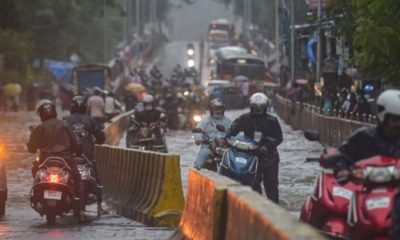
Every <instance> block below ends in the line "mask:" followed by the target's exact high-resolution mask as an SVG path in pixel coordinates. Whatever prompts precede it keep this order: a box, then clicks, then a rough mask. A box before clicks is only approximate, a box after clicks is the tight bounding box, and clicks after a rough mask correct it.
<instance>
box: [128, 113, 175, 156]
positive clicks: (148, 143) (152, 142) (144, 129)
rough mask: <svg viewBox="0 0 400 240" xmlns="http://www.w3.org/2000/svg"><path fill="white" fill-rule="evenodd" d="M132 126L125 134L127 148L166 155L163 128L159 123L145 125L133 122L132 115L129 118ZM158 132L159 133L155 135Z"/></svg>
mask: <svg viewBox="0 0 400 240" xmlns="http://www.w3.org/2000/svg"><path fill="white" fill-rule="evenodd" d="M131 122H133V124H132V126H131V127H130V128H129V129H128V133H127V141H126V144H127V147H128V148H133V149H137V150H147V151H156V152H164V153H167V152H168V149H167V145H166V143H165V136H164V134H165V128H164V127H162V126H160V123H158V122H153V123H145V122H138V121H136V120H135V118H134V115H132V117H131ZM158 131H159V133H157V132H158Z"/></svg>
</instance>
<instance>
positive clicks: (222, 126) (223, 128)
mask: <svg viewBox="0 0 400 240" xmlns="http://www.w3.org/2000/svg"><path fill="white" fill-rule="evenodd" d="M217 130H218V131H220V132H225V131H226V128H225V126H224V125H221V124H217Z"/></svg>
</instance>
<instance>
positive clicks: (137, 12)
mask: <svg viewBox="0 0 400 240" xmlns="http://www.w3.org/2000/svg"><path fill="white" fill-rule="evenodd" d="M140 12H141V11H140V0H136V33H137V35H138V36H140V35H141V31H140Z"/></svg>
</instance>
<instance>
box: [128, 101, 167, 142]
mask: <svg viewBox="0 0 400 240" xmlns="http://www.w3.org/2000/svg"><path fill="white" fill-rule="evenodd" d="M134 118H135V121H136V122H138V123H146V124H147V125H151V124H157V126H156V127H157V128H155V134H156V138H157V139H159V140H162V137H161V131H160V129H161V128H165V127H166V124H167V123H166V121H167V118H166V116H165V114H163V113H162V112H161V111H160V110H159V109H157V108H156V107H155V102H154V97H153V96H152V95H146V96H144V98H143V102H142V103H139V104H138V105H137V106H136V108H135V112H134Z"/></svg>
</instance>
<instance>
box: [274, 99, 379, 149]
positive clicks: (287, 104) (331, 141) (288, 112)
mask: <svg viewBox="0 0 400 240" xmlns="http://www.w3.org/2000/svg"><path fill="white" fill-rule="evenodd" d="M276 110H277V113H278V115H279V117H280V118H281V119H282V120H283V121H285V122H286V123H287V124H288V125H290V126H292V127H293V128H294V129H296V130H306V129H313V130H317V131H318V132H319V134H320V138H321V142H323V143H326V144H328V145H331V146H337V145H339V144H340V143H342V142H343V141H344V140H346V139H347V138H348V137H349V136H350V135H351V134H352V133H353V132H354V131H355V130H357V129H358V128H360V127H365V126H374V125H375V124H376V117H375V116H368V117H367V116H359V115H352V114H342V113H341V112H340V111H333V116H325V115H323V114H322V112H323V109H321V108H318V107H316V106H314V105H310V104H304V103H303V104H301V103H294V102H292V101H290V100H288V99H285V98H283V97H281V96H279V95H278V96H277V101H276Z"/></svg>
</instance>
